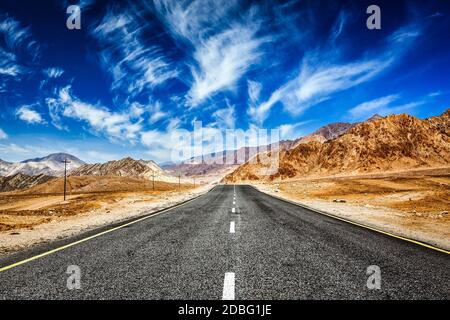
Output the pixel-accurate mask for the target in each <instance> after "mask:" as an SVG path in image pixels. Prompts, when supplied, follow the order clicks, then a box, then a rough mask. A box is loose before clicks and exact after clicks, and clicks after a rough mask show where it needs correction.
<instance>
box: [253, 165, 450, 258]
mask: <svg viewBox="0 0 450 320" xmlns="http://www.w3.org/2000/svg"><path fill="white" fill-rule="evenodd" d="M256 186H257V187H258V188H259V189H260V190H261V191H265V192H267V193H270V194H273V195H276V196H279V197H282V198H286V199H289V200H293V201H296V202H299V203H301V204H305V205H307V206H309V207H312V208H314V209H317V210H321V211H324V212H328V213H331V214H334V215H337V216H340V217H344V218H347V219H350V220H352V221H355V222H359V223H362V224H365V225H368V226H371V227H375V228H378V229H381V230H385V231H388V232H391V233H394V234H397V235H401V236H405V237H408V238H412V239H417V240H421V241H424V242H426V243H429V244H432V245H435V246H438V247H441V248H446V249H450V213H449V212H450V167H444V168H435V169H419V170H407V171H398V172H390V173H385V174H366V175H349V176H339V177H333V176H330V177H320V178H307V177H305V178H302V179H290V180H283V181H273V182H263V183H258V184H256Z"/></svg>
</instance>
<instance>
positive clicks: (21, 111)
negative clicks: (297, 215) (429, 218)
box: [0, 0, 450, 162]
mask: <svg viewBox="0 0 450 320" xmlns="http://www.w3.org/2000/svg"><path fill="white" fill-rule="evenodd" d="M70 4H78V5H80V6H81V30H69V29H67V27H66V19H67V17H68V15H67V14H66V8H67V7H68V6H69V5H70ZM371 4H377V5H379V6H380V8H381V19H382V20H381V21H382V25H381V26H382V28H381V30H369V29H367V27H366V19H367V17H368V14H366V8H367V7H368V6H369V5H371ZM449 31H450V3H449V2H448V1H426V2H425V1H401V0H399V1H370V2H368V1H317V0H314V1H283V2H275V1H254V2H245V1H234V0H227V1H221V0H215V1H205V0H197V1H181V0H155V1H99V0H97V1H95V0H83V1H81V2H77V1H39V2H38V1H16V0H15V1H13V0H2V4H1V6H0V110H1V114H0V158H1V159H4V160H8V161H18V160H23V159H25V158H30V157H37V156H43V155H46V154H48V153H51V152H59V151H64V152H69V153H72V154H74V155H76V156H78V157H80V158H81V159H83V160H85V161H88V162H99V161H100V162H103V161H107V160H112V159H118V158H122V157H125V156H128V155H129V156H132V157H135V158H144V159H154V160H156V161H159V162H165V161H168V160H170V158H171V149H172V148H173V145H171V141H170V134H172V133H173V132H177V131H179V130H188V131H191V130H193V126H194V122H195V121H201V122H202V126H203V128H204V133H203V134H204V135H205V136H206V139H208V138H207V136H208V135H214V134H216V133H217V132H218V131H219V132H220V131H221V130H225V129H227V128H228V129H230V128H235V129H242V130H247V129H249V128H265V129H279V130H280V133H281V138H282V139H292V138H297V137H299V136H301V135H304V134H308V133H310V132H312V131H314V130H315V129H317V128H318V127H320V126H322V125H324V124H327V123H330V122H337V121H350V122H354V121H360V120H364V119H366V118H368V117H370V116H371V115H373V114H374V113H379V114H382V115H387V114H390V113H401V112H407V113H409V114H412V115H415V116H418V117H421V118H426V117H429V116H432V115H437V114H440V113H441V112H443V111H444V110H446V109H447V108H448V107H450V103H449V102H448V101H449V98H450V89H449V88H450V41H448V35H449Z"/></svg>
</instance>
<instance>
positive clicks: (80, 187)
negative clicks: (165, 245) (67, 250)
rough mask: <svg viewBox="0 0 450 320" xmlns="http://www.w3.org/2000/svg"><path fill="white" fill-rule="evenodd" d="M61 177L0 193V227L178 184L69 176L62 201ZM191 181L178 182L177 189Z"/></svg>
mask: <svg viewBox="0 0 450 320" xmlns="http://www.w3.org/2000/svg"><path fill="white" fill-rule="evenodd" d="M63 183H64V182H63V179H62V178H59V179H55V180H53V181H50V182H49V183H45V184H41V185H38V186H35V187H33V188H30V189H27V190H25V191H16V192H4V193H0V231H7V230H14V229H18V228H32V227H33V226H35V225H38V224H41V223H45V222H50V221H55V220H58V219H65V218H67V217H70V216H74V215H78V214H84V213H86V212H91V211H94V210H97V209H100V208H102V207H104V206H105V205H112V204H114V203H119V202H120V201H122V200H124V199H126V198H130V197H137V196H139V197H140V198H141V199H140V201H152V200H159V199H161V197H169V196H171V195H173V194H177V193H178V184H171V183H165V182H159V181H157V182H155V190H153V184H152V181H148V180H143V179H135V178H125V177H69V179H68V182H67V190H68V197H67V201H66V202H63V198H62V193H61V191H62V190H63V185H64V184H63ZM192 187H193V186H192V185H182V186H181V192H186V191H187V190H189V189H191V188H192Z"/></svg>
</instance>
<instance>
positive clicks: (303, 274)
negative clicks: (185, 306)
mask: <svg viewBox="0 0 450 320" xmlns="http://www.w3.org/2000/svg"><path fill="white" fill-rule="evenodd" d="M233 208H234V209H233ZM78 239H80V238H78ZM70 241H74V240H66V241H65V242H64V243H63V244H67V243H70ZM57 246H61V243H58V244H55V243H53V244H48V245H45V246H41V247H39V248H38V249H34V250H33V251H26V252H22V253H19V254H16V255H13V256H9V257H7V258H3V259H0V266H2V267H4V266H6V265H9V264H11V263H13V262H16V261H19V260H22V259H24V258H29V257H31V256H33V255H35V254H36V253H38V252H37V251H39V252H46V251H48V250H51V249H54V248H55V247H57ZM71 265H75V266H78V267H79V270H80V271H81V274H80V277H79V278H78V274H76V277H77V278H76V279H79V280H80V281H79V282H76V281H75V282H74V279H75V278H73V275H69V274H67V270H68V267H69V266H71ZM369 266H377V267H379V270H380V277H381V278H376V279H375V280H374V282H372V281H370V283H371V284H372V286H371V288H372V289H369V288H368V287H367V280H368V278H369V276H371V277H372V278H371V280H373V279H374V278H373V277H374V276H376V275H377V274H378V273H377V274H376V275H373V274H372V273H371V272H372V271H371V272H370V273H369V274H366V272H367V268H368V267H369ZM377 267H371V268H377ZM370 270H374V269H370ZM69 277H71V278H70V279H71V280H70V281H69V283H70V284H71V285H72V287H71V286H70V285H69V287H71V288H73V284H74V283H77V284H78V283H79V285H80V287H81V288H80V289H73V290H70V289H68V286H67V282H68V278H69ZM380 279H381V280H380ZM378 280H380V282H378ZM378 284H379V285H380V289H376V288H377V285H378ZM374 286H375V289H374ZM223 298H224V299H419V298H431V299H449V298H450V256H449V255H448V254H445V253H442V252H438V251H434V250H431V249H428V248H425V247H422V246H419V245H416V244H413V243H410V242H406V241H403V240H400V239H396V238H393V237H390V236H387V235H383V234H380V233H377V232H374V231H371V230H368V229H365V228H362V227H358V226H355V225H352V224H349V223H346V222H343V221H339V220H336V219H333V218H331V217H327V216H324V215H321V214H318V213H315V212H312V211H310V210H307V209H304V208H301V207H299V206H296V205H294V204H290V203H286V202H283V201H281V200H278V199H275V198H273V197H270V196H268V195H266V194H263V193H261V192H259V191H257V190H255V189H254V188H252V187H250V186H231V185H228V186H218V187H216V188H214V189H213V190H212V191H210V192H209V193H207V194H205V195H203V196H201V197H199V198H197V199H195V200H194V201H191V202H189V203H186V204H184V205H182V206H179V207H176V208H174V209H171V210H169V211H166V212H164V213H161V214H158V215H156V216H153V217H150V218H148V219H144V220H142V221H139V222H136V223H133V224H130V225H128V226H126V227H123V228H119V229H117V230H114V231H112V232H108V233H105V234H102V235H100V236H97V237H94V238H92V239H90V240H88V241H83V242H81V243H79V244H76V245H72V246H69V247H68V248H65V249H63V250H59V251H57V252H54V253H51V254H48V255H46V256H43V257H41V258H39V259H35V260H32V261H30V262H27V263H24V264H21V265H18V266H16V267H13V268H10V269H8V270H5V271H2V272H0V299H223Z"/></svg>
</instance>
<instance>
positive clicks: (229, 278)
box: [222, 272, 234, 300]
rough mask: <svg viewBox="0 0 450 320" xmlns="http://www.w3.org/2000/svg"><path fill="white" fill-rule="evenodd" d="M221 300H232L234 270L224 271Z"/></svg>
mask: <svg viewBox="0 0 450 320" xmlns="http://www.w3.org/2000/svg"><path fill="white" fill-rule="evenodd" d="M222 300H234V272H227V273H225V278H224V280H223V294H222Z"/></svg>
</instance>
